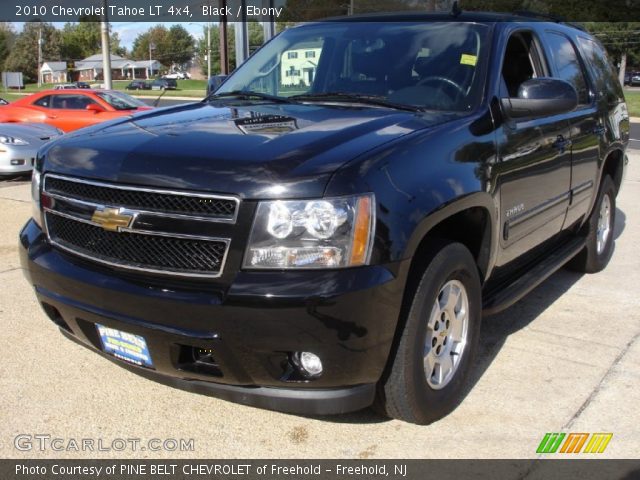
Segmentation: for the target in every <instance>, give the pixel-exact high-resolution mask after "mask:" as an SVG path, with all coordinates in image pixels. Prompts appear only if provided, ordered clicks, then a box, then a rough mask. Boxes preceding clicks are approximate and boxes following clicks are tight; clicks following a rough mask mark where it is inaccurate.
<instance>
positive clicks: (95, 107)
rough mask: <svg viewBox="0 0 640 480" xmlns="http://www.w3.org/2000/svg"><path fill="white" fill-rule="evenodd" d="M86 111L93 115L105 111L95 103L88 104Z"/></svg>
mask: <svg viewBox="0 0 640 480" xmlns="http://www.w3.org/2000/svg"><path fill="white" fill-rule="evenodd" d="M87 110H88V111H90V112H93V113H101V112H104V111H105V109H104V108H102V107H101V106H100V105H98V104H97V103H90V104H89V105H87Z"/></svg>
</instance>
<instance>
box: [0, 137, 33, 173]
mask: <svg viewBox="0 0 640 480" xmlns="http://www.w3.org/2000/svg"><path fill="white" fill-rule="evenodd" d="M37 153H38V149H37V148H33V147H31V146H29V145H27V146H13V145H4V144H0V175H13V174H20V173H28V172H30V171H31V169H32V168H33V163H34V162H35V158H36V154H37Z"/></svg>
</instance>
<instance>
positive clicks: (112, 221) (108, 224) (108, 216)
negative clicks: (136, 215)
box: [91, 208, 133, 232]
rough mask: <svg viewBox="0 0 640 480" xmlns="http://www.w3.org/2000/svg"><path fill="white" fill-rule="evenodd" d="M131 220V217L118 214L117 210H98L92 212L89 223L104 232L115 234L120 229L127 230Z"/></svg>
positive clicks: (118, 210)
mask: <svg viewBox="0 0 640 480" xmlns="http://www.w3.org/2000/svg"><path fill="white" fill-rule="evenodd" d="M131 220H133V215H127V214H124V213H120V209H119V208H98V209H96V211H95V212H93V216H92V217H91V221H92V222H94V223H97V224H98V225H100V226H101V227H102V228H104V229H105V230H109V231H110V232H117V231H118V230H119V229H120V228H127V227H128V226H129V225H130V224H131Z"/></svg>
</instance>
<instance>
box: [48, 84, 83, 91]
mask: <svg viewBox="0 0 640 480" xmlns="http://www.w3.org/2000/svg"><path fill="white" fill-rule="evenodd" d="M72 88H78V87H77V85H76V84H75V83H61V84H60V85H56V86H55V87H53V89H54V90H70V89H72Z"/></svg>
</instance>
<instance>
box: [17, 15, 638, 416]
mask: <svg viewBox="0 0 640 480" xmlns="http://www.w3.org/2000/svg"><path fill="white" fill-rule="evenodd" d="M628 136H629V116H628V113H627V108H626V105H625V102H624V97H623V93H622V89H621V86H620V84H619V83H618V80H617V79H616V76H615V74H614V72H613V71H612V68H611V66H610V64H609V61H608V59H607V56H606V54H605V51H604V49H603V47H602V45H601V44H600V43H599V42H598V41H597V40H595V39H594V38H593V37H592V36H591V35H589V34H587V33H586V32H584V31H581V30H579V29H578V28H575V27H573V26H570V25H567V24H563V23H552V22H544V21H537V20H533V19H530V18H525V17H518V16H509V15H497V14H480V13H466V12H465V13H461V14H458V15H438V14H393V15H392V14H389V15H386V16H374V17H367V16H364V17H349V18H348V19H335V20H332V21H327V22H318V23H309V24H305V25H301V26H299V27H294V28H290V29H287V30H285V31H284V32H282V33H281V34H280V35H278V36H276V37H275V38H274V39H272V40H271V41H270V42H268V43H267V44H266V45H264V46H263V47H262V48H261V49H260V50H258V51H256V52H255V53H254V54H253V55H252V56H251V57H250V58H249V59H248V60H247V61H246V62H245V63H244V64H242V65H241V66H240V67H239V68H238V69H237V70H236V71H235V72H234V73H233V74H232V75H231V76H230V77H229V78H227V79H226V81H225V82H224V84H223V85H222V86H221V87H219V88H218V89H217V91H215V92H214V93H213V94H211V95H210V96H209V97H208V98H207V99H205V100H204V101H202V102H199V103H190V104H185V105H180V106H175V107H169V108H164V109H157V110H153V111H149V112H144V113H139V114H136V115H133V116H131V117H129V118H124V119H118V120H114V121H110V122H108V123H104V124H102V125H97V126H93V127H90V128H87V129H83V130H79V131H78V132H75V133H72V134H70V135H65V136H64V137H62V138H61V139H59V140H57V141H55V142H53V143H50V144H48V145H47V146H45V147H43V149H42V150H41V151H40V153H39V155H38V158H37V162H36V168H35V173H34V174H33V182H32V193H33V199H34V206H35V208H34V212H33V219H31V220H30V221H29V222H28V223H27V224H26V226H25V227H24V229H23V230H22V232H21V233H20V246H21V248H20V251H21V257H22V265H23V268H24V271H25V272H26V275H27V277H28V280H29V281H30V282H31V283H32V284H33V286H34V288H35V292H36V295H37V298H38V301H39V302H40V304H41V305H42V308H43V309H44V311H45V313H46V314H47V315H48V316H49V318H50V319H51V320H52V321H53V322H54V323H55V324H57V325H58V326H59V327H60V330H61V332H62V333H63V334H64V335H65V336H67V337H68V338H70V339H72V340H74V341H76V342H78V343H80V344H82V345H85V346H86V347H88V348H90V349H93V350H94V351H96V352H99V353H100V354H101V355H103V356H105V357H107V358H110V359H112V360H113V361H115V362H118V363H119V364H121V365H123V366H126V367H127V368H128V369H130V370H132V371H135V372H137V373H138V374H140V375H143V376H145V377H148V378H150V379H154V380H157V381H159V382H162V383H165V384H168V385H172V386H175V387H180V388H184V389H187V390H190V391H193V392H200V393H207V394H210V395H214V396H217V397H220V398H223V399H228V400H232V401H236V402H240V403H243V404H247V405H254V406H259V407H263V408H269V409H275V410H281V411H287V412H293V413H299V414H328V413H341V412H347V411H353V410H357V409H361V408H364V407H367V406H369V405H372V404H373V405H375V406H376V408H377V409H379V410H380V411H382V412H384V413H385V414H386V415H388V416H391V417H394V418H399V419H403V420H406V421H409V422H415V423H419V424H424V423H429V422H432V421H434V420H436V419H438V418H440V417H442V416H443V415H446V414H447V413H448V412H450V411H451V410H452V409H453V408H455V406H456V404H457V403H458V402H459V401H460V400H461V398H462V397H463V396H464V393H465V382H466V381H467V380H468V379H469V377H470V374H471V371H472V369H473V368H474V357H475V355H476V351H477V348H478V336H479V331H480V323H481V318H482V316H483V315H485V316H486V315H489V314H491V313H494V312H497V311H500V310H503V309H505V308H506V307H508V306H509V305H511V304H513V303H514V302H516V301H517V300H518V299H520V298H522V297H523V296H524V295H525V294H526V293H527V292H529V291H530V290H531V289H533V288H534V287H535V286H536V285H538V284H539V283H540V282H542V281H543V280H544V279H545V278H547V277H548V276H549V275H551V274H552V273H553V272H555V271H556V270H558V269H559V268H561V267H562V266H563V265H565V264H568V265H569V266H570V267H571V268H573V269H575V270H578V271H580V272H597V271H599V270H601V269H603V268H604V267H605V266H606V264H607V262H608V261H609V258H610V256H611V254H612V250H613V242H614V236H613V228H614V220H615V213H616V195H617V193H618V190H619V188H620V184H621V182H622V178H623V173H624V170H625V164H626V163H627V157H626V155H625V150H626V147H627V142H628ZM69 368H73V365H71V364H70V365H69Z"/></svg>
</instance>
